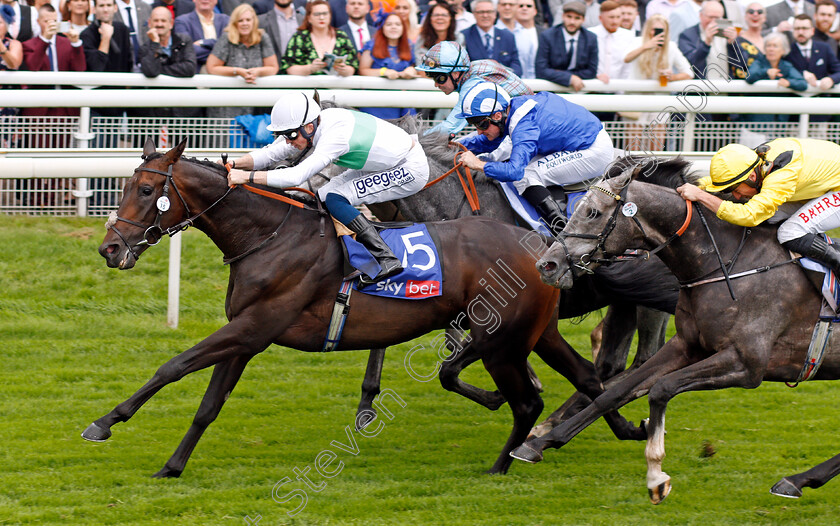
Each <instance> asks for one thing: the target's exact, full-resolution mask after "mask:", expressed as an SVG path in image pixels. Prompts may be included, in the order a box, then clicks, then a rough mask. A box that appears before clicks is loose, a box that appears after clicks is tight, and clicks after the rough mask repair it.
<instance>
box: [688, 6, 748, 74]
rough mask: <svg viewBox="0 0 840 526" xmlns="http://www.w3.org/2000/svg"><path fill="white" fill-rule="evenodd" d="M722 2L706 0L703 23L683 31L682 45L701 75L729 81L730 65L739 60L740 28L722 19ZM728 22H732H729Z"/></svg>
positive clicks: (701, 14) (702, 7)
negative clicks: (737, 39) (738, 29)
mask: <svg viewBox="0 0 840 526" xmlns="http://www.w3.org/2000/svg"><path fill="white" fill-rule="evenodd" d="M723 14H724V12H723V5H722V4H721V3H720V2H718V0H706V1H705V2H703V3H702V4H701V6H700V23H699V24H696V25H694V26H691V27H690V28H688V29H686V30H685V31H683V32H682V33H681V34H680V38H679V47H680V51H682V54H683V55H685V58H687V59H688V62H689V63H690V64H691V65H692V66H694V69H695V71H697V72H699V73H698V76H699V77H700V78H706V79H710V80H726V81H727V82H728V81H729V64H730V62H732V61H737V60H739V57H740V54H739V53H738V50H737V49H736V45H737V44H736V43H735V39H736V38H738V32H737V30H736V29H735V28H734V27H733V26H732V23H731V22H729V21H728V20H727V21H726V22H724V21H723ZM727 22H729V23H728V24H727Z"/></svg>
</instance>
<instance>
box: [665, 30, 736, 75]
mask: <svg viewBox="0 0 840 526" xmlns="http://www.w3.org/2000/svg"><path fill="white" fill-rule="evenodd" d="M714 38H718V37H714ZM677 46H678V47H679V48H680V52H681V53H682V54H683V56H685V58H686V60H688V63H689V64H691V65H692V66H693V69H694V76H695V77H696V78H699V79H704V78H706V59H707V58H708V56H709V50H710V49H711V46H709V45H707V44H706V42H704V41H703V39H702V38H700V24H695V25H693V26H691V27H689V28H688V29H686V30H685V31H683V32H682V33H680V38H679V40H678V41H677ZM736 47H737V44H728V45H727V46H726V51H727V54H728V55H729V62H730V63H732V64H735V63H738V60H739V57H742V54H741V51H740V50H739V49H736ZM728 67H729V66H727V68H728ZM740 67H741V68H743V69H746V67H747V65H746V64H740ZM719 73H721V74H722V75H724V77H726V78H728V77H729V71H728V69H727V71H723V72H719Z"/></svg>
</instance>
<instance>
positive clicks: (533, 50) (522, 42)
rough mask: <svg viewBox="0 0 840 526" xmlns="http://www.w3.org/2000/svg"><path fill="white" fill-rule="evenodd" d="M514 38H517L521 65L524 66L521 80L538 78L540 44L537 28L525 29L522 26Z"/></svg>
mask: <svg viewBox="0 0 840 526" xmlns="http://www.w3.org/2000/svg"><path fill="white" fill-rule="evenodd" d="M513 36H514V38H516V50H517V51H518V52H519V64H520V65H521V66H522V75H521V78H523V79H534V78H537V71H536V59H537V48H538V47H539V43H540V42H539V37H538V36H537V28H536V27H531V28H524V27H521V26H520V27H519V28H518V30H517V31H516V33H514V34H513Z"/></svg>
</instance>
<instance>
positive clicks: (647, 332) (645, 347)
mask: <svg viewBox="0 0 840 526" xmlns="http://www.w3.org/2000/svg"><path fill="white" fill-rule="evenodd" d="M670 320H671V315H670V314H668V313H667V312H663V311H661V310H655V309H649V308H647V307H637V309H636V327H637V330H638V331H639V346H638V348H637V349H636V356H635V358H633V364H632V365H630V369H635V368H638V367H639V366H640V365H642V364H643V363H645V362H646V361H648V360H649V359H650V358H651V356H653V355H654V354H656V351H658V350H659V349H661V348H662V346H663V345H665V337H666V333H667V331H668V322H669V321H670Z"/></svg>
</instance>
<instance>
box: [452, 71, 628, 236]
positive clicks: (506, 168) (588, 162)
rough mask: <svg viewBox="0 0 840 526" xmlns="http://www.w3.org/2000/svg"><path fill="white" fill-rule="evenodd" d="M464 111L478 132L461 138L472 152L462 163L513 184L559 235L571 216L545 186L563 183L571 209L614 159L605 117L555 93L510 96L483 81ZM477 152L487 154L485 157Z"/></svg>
mask: <svg viewBox="0 0 840 526" xmlns="http://www.w3.org/2000/svg"><path fill="white" fill-rule="evenodd" d="M460 109H461V112H460V114H459V117H461V118H464V119H467V122H469V123H470V124H472V125H473V126H475V128H476V131H477V133H478V134H477V135H470V136H467V137H465V138H463V139H461V144H463V145H464V146H466V147H467V149H468V150H469V151H468V152H465V153H464V154H463V155H462V156H461V161H463V163H464V164H465V165H466V166H468V167H470V168H472V169H475V170H484V175H486V176H487V177H492V178H493V179H496V180H497V181H501V182H511V183H513V186H514V188H516V191H517V192H518V193H519V195H521V196H522V197H524V198H525V200H526V201H528V202H529V203H531V204H532V205H533V206H534V208H536V209H537V212H539V214H540V215H541V216H542V217H543V219H545V221H546V223H547V225H548V227H549V229H550V230H551V233H552V234H554V235H555V236H556V235H558V234H559V233H560V231H561V230H563V227H564V226H565V224H566V217H565V215H564V213H563V209H562V208H561V207H560V205H559V204H558V203H557V202H556V201H554V199H553V198H552V197H551V194H550V193H549V191H548V189H547V188H546V187H547V186H553V185H559V186H561V187H563V189H564V190H565V191H566V193H567V199H568V203H569V205H567V210H568V211H569V212H571V208H572V206H571V205H572V204H573V202H574V200H575V199H577V198H579V196H582V195H583V193H585V191H586V189H587V188H588V186H589V182H590V181H592V180H593V179H597V178H600V177H601V176H602V175H603V174H604V171H605V170H606V168H607V166H608V165H609V164H610V163H611V162H612V160H613V143H612V139H610V136H609V134H608V133H607V131H606V130H605V129H604V126H603V125H602V124H601V121H600V120H598V118H597V117H595V116H594V115H592V113H590V112H589V111H588V110H586V109H585V108H583V107H582V106H578V105H577V104H573V103H571V102H568V101H567V100H566V99H564V98H563V97H561V96H559V95H557V94H555V93H551V92H548V91H543V92H540V93H537V94H536V95H522V96H520V97H514V98H513V99H511V98H510V97H508V94H507V93H506V92H505V91H504V90H503V89H500V88H499V86H498V85H496V84H493V83H491V82H482V83H480V84H477V85H476V86H475V87H473V88H471V89H470V90H469V91H468V92H467V93H466V96H465V97H464V100H463V102H462V103H461V106H460ZM476 153H479V154H482V153H485V154H488V155H487V156H485V157H484V159H486V160H480V159H479V158H478V157H476V156H475V154H476ZM573 194H574V195H573Z"/></svg>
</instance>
